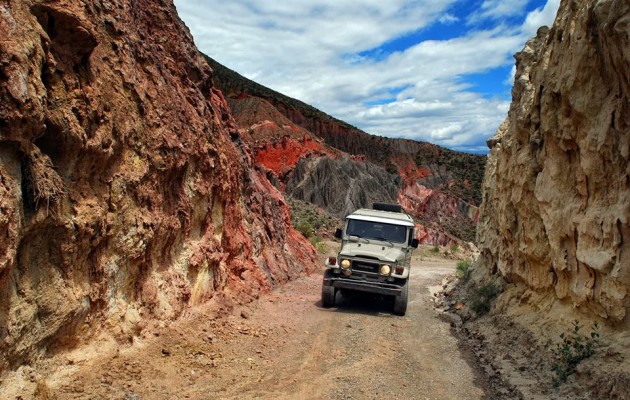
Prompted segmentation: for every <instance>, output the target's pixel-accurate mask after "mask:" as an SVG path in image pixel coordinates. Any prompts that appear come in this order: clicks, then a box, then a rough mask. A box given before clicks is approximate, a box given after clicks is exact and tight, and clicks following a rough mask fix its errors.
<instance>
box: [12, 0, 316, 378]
mask: <svg viewBox="0 0 630 400" xmlns="http://www.w3.org/2000/svg"><path fill="white" fill-rule="evenodd" d="M0 38H1V39H0V210H1V214H0V250H1V251H0V373H1V372H2V371H3V370H7V369H11V368H15V367H16V366H19V365H21V364H24V363H28V362H32V361H33V360H36V359H37V358H38V357H41V356H44V355H47V354H54V353H55V352H57V351H60V350H63V349H65V348H69V347H72V346H75V345H77V344H78V343H80V342H81V341H82V340H89V338H90V336H91V335H93V334H94V333H95V332H98V331H106V332H109V333H111V334H113V335H114V336H115V337H116V338H117V339H118V340H120V341H122V342H125V343H129V342H130V341H131V340H133V337H134V336H135V335H138V334H139V332H141V331H142V329H143V328H144V327H145V326H147V324H152V323H154V321H160V320H168V319H173V318H177V317H178V316H179V315H180V314H181V313H182V312H183V310H185V309H186V308H187V307H190V306H191V305H194V304H198V303H201V302H206V301H208V300H209V299H212V300H213V301H215V302H216V304H217V310H221V309H222V308H223V309H224V310H225V309H229V308H230V307H231V306H232V305H234V304H235V303H243V302H248V301H250V300H251V299H253V298H256V297H257V296H258V295H259V293H260V292H262V291H266V290H268V289H269V288H271V287H273V286H275V285H277V284H278V283H281V282H285V281H287V280H288V279H291V278H293V277H296V276H298V275H300V274H302V273H303V272H304V271H311V270H313V269H314V268H315V254H314V251H313V248H312V246H310V244H309V243H308V242H307V241H306V240H305V239H304V238H303V237H302V236H301V235H300V234H298V233H297V232H296V231H294V230H293V229H292V228H291V225H290V217H289V211H288V208H287V205H286V203H285V201H284V198H283V197H282V195H281V194H280V192H279V191H278V190H277V189H276V188H275V187H274V186H273V185H271V184H270V182H269V181H268V180H267V179H266V177H265V175H264V173H263V172H261V171H260V170H259V169H258V168H256V167H255V162H254V159H253V154H252V152H251V151H250V150H249V147H248V146H247V144H246V143H245V142H244V141H242V140H241V137H240V134H239V132H238V130H237V129H236V126H235V123H234V121H233V119H232V116H231V114H230V111H229V108H228V106H227V103H226V101H225V99H224V98H223V95H222V94H221V92H220V91H218V90H217V89H215V88H214V87H213V84H212V71H211V69H210V67H209V66H208V65H207V63H206V61H205V60H204V59H203V58H202V57H201V56H200V55H199V53H198V51H197V49H196V48H195V46H194V45H193V41H192V38H191V35H190V33H189V32H188V30H187V29H186V28H185V26H184V25H183V23H182V22H181V21H180V20H179V18H178V17H177V15H176V11H175V7H174V5H173V4H172V1H170V0H157V1H151V2H136V1H131V0H98V1H97V0H94V1H87V0H86V1H80V2H77V1H70V0H58V1H36V0H24V1H11V2H3V3H2V4H0ZM218 312H220V311H218Z"/></svg>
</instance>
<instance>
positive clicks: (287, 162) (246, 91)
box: [206, 56, 486, 242]
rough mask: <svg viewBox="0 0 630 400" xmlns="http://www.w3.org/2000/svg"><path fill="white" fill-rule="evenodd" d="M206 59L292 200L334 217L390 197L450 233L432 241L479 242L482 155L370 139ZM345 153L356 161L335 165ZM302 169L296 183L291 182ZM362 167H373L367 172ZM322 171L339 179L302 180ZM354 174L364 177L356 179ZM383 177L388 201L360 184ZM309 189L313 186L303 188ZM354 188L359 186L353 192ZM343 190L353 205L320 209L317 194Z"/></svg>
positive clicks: (242, 124)
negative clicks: (387, 181) (324, 159)
mask: <svg viewBox="0 0 630 400" xmlns="http://www.w3.org/2000/svg"><path fill="white" fill-rule="evenodd" d="M206 60H207V61H208V63H209V64H210V66H211V68H212V69H213V82H214V84H215V86H216V87H217V88H219V89H220V90H221V91H222V92H223V93H224V95H225V96H226V97H227V98H228V102H229V104H230V107H231V108H232V111H233V114H234V117H235V118H236V120H237V123H238V125H239V128H240V129H241V130H242V132H243V134H244V135H245V136H246V138H247V139H248V140H250V141H251V145H252V148H253V149H254V151H255V152H256V155H257V160H258V161H259V163H260V164H261V165H263V166H265V167H267V168H268V169H270V170H272V171H273V173H274V174H275V176H276V178H277V179H278V180H279V181H280V182H281V184H282V185H285V184H288V185H289V186H287V188H288V190H289V192H288V193H287V194H290V195H291V196H298V198H299V196H305V197H303V198H299V200H304V201H309V202H313V203H314V204H316V205H318V206H320V207H322V208H324V209H326V210H327V211H329V212H331V213H340V212H341V211H340V210H345V211H347V210H348V209H349V208H352V207H356V206H369V202H370V201H371V200H374V198H376V197H378V196H380V197H386V198H387V199H388V200H392V199H394V201H398V202H399V203H401V204H402V205H403V207H405V209H406V210H407V211H408V212H411V213H413V214H414V215H415V216H416V217H417V218H418V220H420V221H422V222H423V224H424V225H425V226H429V227H431V229H437V230H440V231H441V230H444V231H445V232H446V235H437V234H433V235H432V236H431V237H432V238H437V237H438V236H439V237H440V239H439V240H440V241H442V242H443V241H448V240H450V239H448V237H449V235H452V236H455V237H457V238H461V239H464V240H466V241H473V240H474V235H475V224H476V213H477V206H478V205H479V204H480V203H481V182H482V179H483V174H484V168H485V162H486V157H485V156H480V155H475V154H466V153H460V152H456V151H453V150H449V149H446V148H443V147H440V146H437V145H434V144H430V143H426V142H416V141H412V140H405V139H391V138H386V137H381V136H376V135H371V134H368V133H366V132H364V131H362V130H360V129H358V128H356V127H354V126H352V125H350V124H348V123H346V122H344V121H341V120H339V119H336V118H334V117H332V116H330V115H328V114H326V113H324V112H322V111H320V110H318V109H316V108H315V107H312V106H310V105H308V104H306V103H304V102H302V101H300V100H296V99H293V98H291V97H288V96H286V95H284V94H282V93H279V92H276V91H274V90H272V89H269V88H267V87H265V86H263V85H260V84H258V83H256V82H254V81H252V80H250V79H247V78H245V77H243V76H242V75H240V74H238V73H237V72H235V71H232V70H231V69H229V68H227V67H225V66H223V65H221V64H220V63H218V62H216V61H215V60H213V59H212V58H210V57H207V56H206ZM278 113H280V114H281V116H282V117H279V114H278ZM343 154H346V155H347V156H348V157H351V158H352V161H350V160H346V161H343V162H341V161H335V159H337V158H339V157H343ZM323 156H325V157H327V158H330V160H329V161H327V162H324V163H320V162H316V160H314V159H312V158H313V157H316V158H317V157H323ZM309 159H310V161H309ZM300 160H301V161H300ZM298 163H299V165H300V167H299V168H298V172H299V174H300V175H299V177H298V176H293V174H294V172H295V171H296V167H297V166H298ZM357 163H358V164H360V163H369V164H372V165H373V166H372V167H369V166H367V168H366V167H361V166H360V165H357ZM324 166H326V167H325V168H324ZM343 168H346V169H347V171H346V170H344V169H343ZM381 170H382V171H381ZM324 171H338V172H339V171H342V173H338V176H337V177H336V179H327V180H325V181H324V182H315V180H314V178H312V177H308V176H304V174H305V173H306V174H307V175H308V174H314V175H315V176H323V175H325V174H324ZM353 171H354V172H353ZM358 171H371V172H369V173H367V172H362V173H359V172H358ZM353 174H355V175H357V174H358V175H361V176H362V178H361V179H360V180H356V179H354V178H353V176H354V175H353ZM366 174H368V175H370V176H366ZM384 174H385V175H387V174H390V175H391V178H390V180H391V182H392V185H393V186H389V185H386V187H387V188H388V189H387V191H386V193H387V194H386V195H385V193H384V192H383V193H381V191H382V190H383V188H384V187H379V188H378V190H377V191H374V190H375V189H376V187H375V185H373V184H371V185H365V184H358V182H368V181H369V182H377V181H380V182H383V180H384V179H386V178H385V175H384ZM298 178H299V179H298ZM298 181H299V182H298ZM331 182H335V184H334V187H327V186H326V185H328V184H331ZM344 182H345V184H344ZM307 184H308V185H310V186H309V187H305V186H304V185H307ZM350 184H353V185H355V186H356V185H359V186H358V187H353V188H349V187H348V186H349V185H350ZM344 185H345V186H346V189H347V190H350V192H343V193H345V194H344V195H345V196H346V198H347V200H346V201H347V202H349V203H348V204H345V205H342V204H339V201H334V202H332V201H330V199H329V198H328V200H326V201H324V200H321V202H319V203H318V202H317V201H318V199H324V198H325V197H326V196H320V195H318V194H319V193H338V191H339V190H343V188H344ZM283 188H284V186H283ZM379 193H380V194H379ZM328 197H330V196H328ZM351 199H352V200H351ZM362 203H365V204H362ZM333 204H334V205H333ZM455 214H457V215H455ZM427 240H428V241H431V240H433V239H431V238H429V239H427ZM435 240H437V239H435Z"/></svg>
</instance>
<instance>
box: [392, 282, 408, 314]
mask: <svg viewBox="0 0 630 400" xmlns="http://www.w3.org/2000/svg"><path fill="white" fill-rule="evenodd" d="M408 297H409V281H407V282H405V284H404V285H403V287H402V292H400V295H399V296H396V297H394V314H396V315H405V313H406V312H407V299H408Z"/></svg>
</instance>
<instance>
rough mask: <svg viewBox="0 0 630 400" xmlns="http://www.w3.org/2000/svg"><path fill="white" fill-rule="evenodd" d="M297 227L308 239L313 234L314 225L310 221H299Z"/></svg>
mask: <svg viewBox="0 0 630 400" xmlns="http://www.w3.org/2000/svg"><path fill="white" fill-rule="evenodd" d="M295 229H296V230H297V231H298V232H300V233H301V234H302V236H304V237H305V238H307V239H308V238H310V237H311V236H313V225H311V223H310V222H308V221H302V222H300V223H298V224H297V226H296V227H295Z"/></svg>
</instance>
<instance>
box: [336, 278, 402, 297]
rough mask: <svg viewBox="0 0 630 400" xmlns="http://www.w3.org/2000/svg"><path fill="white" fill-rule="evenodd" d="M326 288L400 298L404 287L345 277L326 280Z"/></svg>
mask: <svg viewBox="0 0 630 400" xmlns="http://www.w3.org/2000/svg"><path fill="white" fill-rule="evenodd" d="M323 284H324V286H332V287H334V288H337V289H349V290H357V291H360V292H369V293H376V294H381V295H384V296H400V293H401V292H402V287H401V286H399V285H396V284H394V283H388V282H371V281H362V280H357V279H349V278H345V277H343V276H332V277H328V278H324V283H323Z"/></svg>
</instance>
